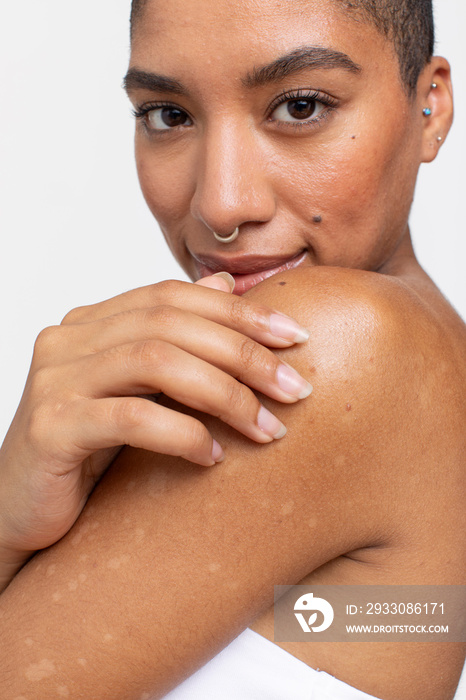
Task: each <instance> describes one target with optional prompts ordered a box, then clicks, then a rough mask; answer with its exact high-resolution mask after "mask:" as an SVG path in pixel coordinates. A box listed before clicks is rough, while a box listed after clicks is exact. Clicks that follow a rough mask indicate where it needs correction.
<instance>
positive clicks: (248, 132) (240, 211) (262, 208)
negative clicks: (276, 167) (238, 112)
mask: <svg viewBox="0 0 466 700" xmlns="http://www.w3.org/2000/svg"><path fill="white" fill-rule="evenodd" d="M194 177H195V189H194V193H193V197H192V200H191V214H192V216H193V217H194V218H195V219H197V220H199V221H201V222H202V223H203V224H204V225H205V226H206V227H207V228H209V229H210V230H211V231H215V232H216V233H218V234H220V235H221V236H227V235H228V234H230V233H231V232H232V231H234V230H235V228H236V227H237V226H241V225H242V224H246V223H265V222H267V221H270V220H271V219H272V218H273V216H274V213H275V197H274V193H273V189H272V182H271V179H270V178H269V177H268V174H267V167H266V154H265V151H264V150H263V149H262V148H261V139H260V136H258V135H257V134H255V133H254V131H253V129H252V128H250V127H249V126H248V125H247V124H239V123H235V122H234V121H233V120H225V121H224V122H223V123H217V124H216V125H215V126H211V127H208V128H206V130H205V132H204V134H203V136H202V137H201V138H200V140H199V142H198V151H197V158H196V163H195V176H194Z"/></svg>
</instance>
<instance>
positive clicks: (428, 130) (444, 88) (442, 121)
mask: <svg viewBox="0 0 466 700" xmlns="http://www.w3.org/2000/svg"><path fill="white" fill-rule="evenodd" d="M434 86H435V87H434ZM417 102H418V104H419V118H420V119H422V120H423V124H424V128H423V137H422V151H421V160H422V162H423V163H430V162H431V161H433V160H434V158H435V157H436V156H437V153H438V152H439V150H440V147H441V146H442V144H443V143H444V141H445V139H446V137H447V135H448V132H449V131H450V127H451V124H452V121H453V90H452V86H451V69H450V64H449V63H448V61H447V60H446V59H445V58H441V57H440V56H434V57H433V58H432V60H431V61H430V63H429V64H428V65H427V66H426V67H425V69H424V70H423V72H422V73H421V75H420V77H419V81H418V87H417ZM424 109H430V111H431V113H430V114H429V115H428V116H426V115H425V114H424V112H423V110H424Z"/></svg>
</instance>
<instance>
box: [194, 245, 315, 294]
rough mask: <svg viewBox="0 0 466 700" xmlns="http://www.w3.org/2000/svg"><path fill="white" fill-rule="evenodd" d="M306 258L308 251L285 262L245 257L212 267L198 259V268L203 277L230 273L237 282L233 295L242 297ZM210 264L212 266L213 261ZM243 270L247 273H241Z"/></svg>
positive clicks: (215, 263)
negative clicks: (261, 283) (260, 283)
mask: <svg viewBox="0 0 466 700" xmlns="http://www.w3.org/2000/svg"><path fill="white" fill-rule="evenodd" d="M199 257H200V256H199ZM305 258H306V251H304V252H302V253H299V254H298V255H296V256H295V257H293V258H288V259H286V260H283V258H282V260H281V261H279V260H277V258H275V259H272V258H269V260H267V259H266V258H262V259H261V258H254V259H252V258H249V259H248V258H247V257H245V258H244V259H243V260H241V259H238V258H237V259H235V260H230V261H224V262H221V261H218V260H215V262H214V265H213V266H212V267H210V266H208V265H206V264H205V263H204V262H201V260H199V259H197V258H196V262H197V265H196V267H197V268H198V271H199V274H200V276H201V277H206V276H208V275H212V274H214V273H215V272H218V271H219V270H224V271H225V272H229V273H230V275H232V276H233V278H234V280H235V288H234V290H233V294H236V295H238V296H241V295H242V294H244V293H245V292H247V291H248V290H249V289H252V287H255V286H256V284H259V282H263V281H264V280H266V279H268V278H269V277H272V276H273V275H276V274H277V273H279V272H284V271H285V270H291V269H293V268H295V267H298V265H301V263H302V262H304V259H305ZM209 262H210V264H211V265H212V262H213V261H212V262H211V261H209ZM241 269H243V270H245V271H244V272H240V270H241Z"/></svg>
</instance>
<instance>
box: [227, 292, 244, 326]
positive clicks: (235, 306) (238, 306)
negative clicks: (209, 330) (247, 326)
mask: <svg viewBox="0 0 466 700" xmlns="http://www.w3.org/2000/svg"><path fill="white" fill-rule="evenodd" d="M229 301H230V308H229V316H230V321H231V322H232V323H233V324H234V325H235V326H239V325H242V324H244V321H245V319H246V320H247V311H246V309H247V306H246V305H245V304H244V303H243V299H241V297H237V296H235V297H230V299H229Z"/></svg>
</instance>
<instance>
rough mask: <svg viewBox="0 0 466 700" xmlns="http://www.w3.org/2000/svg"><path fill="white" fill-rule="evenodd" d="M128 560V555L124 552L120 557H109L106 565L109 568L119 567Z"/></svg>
mask: <svg viewBox="0 0 466 700" xmlns="http://www.w3.org/2000/svg"><path fill="white" fill-rule="evenodd" d="M128 561H129V557H128V556H126V554H125V555H124V556H122V557H115V558H114V559H110V561H109V562H108V564H107V566H108V568H109V569H119V568H120V566H124V565H125V564H126V563H127V562H128Z"/></svg>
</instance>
